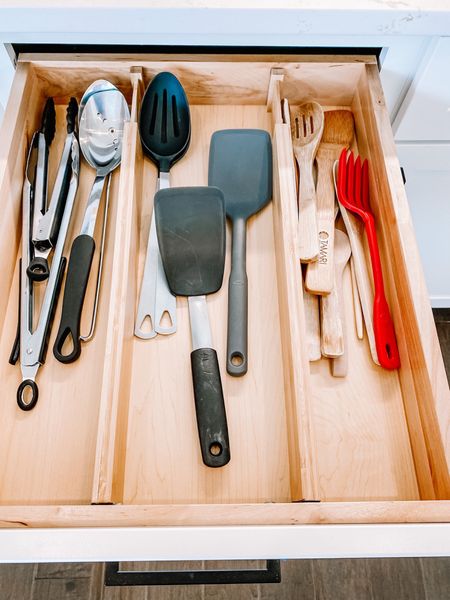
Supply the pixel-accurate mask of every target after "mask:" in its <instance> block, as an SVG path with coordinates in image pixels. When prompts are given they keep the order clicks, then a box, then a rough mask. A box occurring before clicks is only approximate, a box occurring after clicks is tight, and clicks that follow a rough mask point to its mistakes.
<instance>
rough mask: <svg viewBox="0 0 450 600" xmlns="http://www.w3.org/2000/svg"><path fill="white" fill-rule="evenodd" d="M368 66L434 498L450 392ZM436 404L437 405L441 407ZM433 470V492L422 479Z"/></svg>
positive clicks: (415, 408)
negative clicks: (438, 409)
mask: <svg viewBox="0 0 450 600" xmlns="http://www.w3.org/2000/svg"><path fill="white" fill-rule="evenodd" d="M366 69H367V78H365V77H363V78H362V81H361V82H360V86H359V94H360V105H361V109H362V113H361V114H362V117H363V119H364V123H365V128H366V132H367V142H368V143H367V147H366V148H365V150H366V155H367V156H368V157H369V158H370V160H371V163H372V165H373V167H374V169H376V171H377V178H376V185H377V190H376V193H377V197H378V199H379V201H380V202H379V205H378V206H375V210H376V211H377V210H378V211H379V216H380V218H381V221H382V222H383V223H384V227H383V232H382V238H383V239H384V240H385V244H384V246H385V248H389V251H387V252H385V260H386V262H387V264H388V265H390V272H391V285H390V291H391V295H393V294H394V290H396V292H395V295H396V302H395V303H394V306H395V315H394V316H395V321H396V326H398V332H399V335H400V336H401V337H402V338H403V342H404V344H403V346H404V348H403V350H404V354H403V357H404V359H406V360H405V361H404V362H406V364H403V367H402V369H401V371H400V375H401V380H402V386H404V393H403V397H404V406H405V412H406V418H407V421H408V426H409V430H410V439H411V444H412V449H413V453H414V458H415V462H416V469H417V474H418V479H419V485H420V486H421V496H422V497H423V498H424V499H426V498H432V497H434V494H435V495H436V497H437V498H439V499H445V498H449V497H450V480H449V465H450V460H449V459H450V453H449V450H450V449H449V448H448V447H447V448H444V444H443V440H445V441H446V442H448V431H449V427H450V426H449V421H448V419H449V411H450V392H449V388H448V383H447V379H446V375H445V370H444V365H443V361H442V356H441V355H440V349H439V342H438V339H437V334H436V328H435V325H434V321H433V316H432V312H431V308H430V305H429V301H428V295H427V293H426V286H425V283H424V277H423V272H422V268H421V263H420V257H419V254H418V250H417V244H416V241H415V235H414V230H413V227H412V222H411V216H410V212H409V207H408V203H407V199H406V195H405V191H404V186H403V182H402V180H401V173H400V168H399V165H398V159H397V155H396V151H395V145H394V141H393V137H392V131H391V129H390V123H389V118H388V115H387V111H386V107H385V103H384V96H383V91H382V88H381V85H380V80H379V74H378V71H377V70H376V69H375V70H374V68H373V66H372V65H369V66H367V67H366ZM397 302H398V304H397ZM411 379H412V382H413V389H412V387H411ZM435 399H436V400H437V401H438V403H436V401H435ZM437 408H441V413H440V414H439V415H438V414H437ZM417 417H419V419H418V418H417ZM422 436H423V439H422ZM424 451H425V452H426V462H427V463H428V465H429V467H428V469H429V475H428V474H427V473H426V465H425V457H424ZM445 452H447V460H446V454H445ZM430 476H431V479H432V487H433V490H434V494H433V491H432V490H431V489H430V487H429V483H427V480H428V479H429V477H430Z"/></svg>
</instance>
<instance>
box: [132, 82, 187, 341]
mask: <svg viewBox="0 0 450 600" xmlns="http://www.w3.org/2000/svg"><path fill="white" fill-rule="evenodd" d="M139 133H140V136H141V142H142V147H143V149H144V153H145V154H146V156H148V157H149V158H150V160H151V161H152V162H153V163H155V165H156V166H157V167H158V181H157V185H156V191H158V190H160V189H165V188H169V187H170V177H169V172H170V169H171V167H172V166H173V165H174V164H175V163H176V162H177V161H178V160H180V158H182V157H183V156H184V155H185V153H186V152H187V149H188V148H189V143H190V140H191V119H190V112H189V104H188V101H187V98H186V94H185V92H184V89H183V87H182V85H181V83H180V82H179V81H178V79H177V78H176V77H175V75H173V74H172V73H168V72H163V73H158V75H156V77H155V78H154V79H153V80H152V82H151V83H150V85H149V86H148V88H147V90H146V92H145V95H144V98H143V100H142V106H141V113H140V116H139ZM165 314H167V315H168V316H169V318H170V325H169V326H167V327H166V326H164V325H163V318H164V315H165ZM147 318H149V319H150V322H151V328H150V331H148V330H146V328H145V326H144V325H145V321H146V319H147ZM176 328H177V320H176V299H175V296H173V295H172V294H171V292H170V289H169V286H168V285H167V279H166V276H165V274H164V268H163V266H162V262H161V256H160V252H159V247H158V238H157V235H156V227H155V213H154V211H153V215H152V220H151V225H150V234H149V240H148V246H147V256H146V259H145V267H144V275H143V279H142V286H141V292H140V297H139V304H138V310H137V316H136V323H135V329H134V334H135V335H136V336H137V337H139V338H142V339H151V338H153V337H155V336H156V335H157V334H158V333H159V334H163V335H168V334H171V333H174V332H175V331H176Z"/></svg>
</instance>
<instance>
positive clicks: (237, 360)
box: [230, 352, 244, 367]
mask: <svg viewBox="0 0 450 600" xmlns="http://www.w3.org/2000/svg"><path fill="white" fill-rule="evenodd" d="M230 362H231V364H232V365H233V367H241V366H242V365H243V364H244V357H243V355H242V354H241V353H240V352H234V353H233V354H232V355H231V358H230Z"/></svg>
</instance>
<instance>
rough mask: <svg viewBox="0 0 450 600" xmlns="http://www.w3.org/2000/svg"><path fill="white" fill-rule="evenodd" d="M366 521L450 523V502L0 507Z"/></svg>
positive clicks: (42, 514)
mask: <svg viewBox="0 0 450 600" xmlns="http://www.w3.org/2000/svg"><path fill="white" fill-rule="evenodd" d="M363 523H366V524H370V523H372V524H375V523H379V524H381V523H450V501H448V500H445V501H408V502H402V501H387V502H324V503H319V502H317V503H316V502H311V503H307V502H305V503H301V502H300V503H286V504H283V503H280V504H278V503H277V504H275V503H274V504H211V505H204V504H185V505H121V504H115V505H90V506H2V507H0V528H34V527H52V528H53V527H145V526H146V527H174V526H177V527H184V526H188V527H192V526H196V527H200V526H202V527H203V526H205V527H207V526H209V527H213V526H214V527H217V526H246V525H247V526H248V525H300V524H303V525H305V524H308V525H319V524H322V525H323V524H334V525H337V524H363Z"/></svg>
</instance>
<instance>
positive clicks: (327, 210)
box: [306, 110, 354, 295]
mask: <svg viewBox="0 0 450 600" xmlns="http://www.w3.org/2000/svg"><path fill="white" fill-rule="evenodd" d="M353 135H354V123H353V113H352V112H351V111H350V110H329V111H326V112H325V116H324V128H323V135H322V141H321V143H320V146H319V149H318V151H317V169H318V176H317V230H316V231H317V233H316V235H317V239H316V245H317V246H318V247H319V258H318V260H317V261H316V262H314V263H312V264H310V265H308V270H307V272H306V289H307V290H308V291H310V292H313V293H314V294H320V295H323V294H329V293H330V292H331V290H332V288H333V262H334V259H333V255H334V205H335V194H334V181H333V164H334V161H335V160H336V159H337V158H339V155H340V153H341V151H342V148H343V147H346V146H349V145H350V143H351V141H352V139H353Z"/></svg>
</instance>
